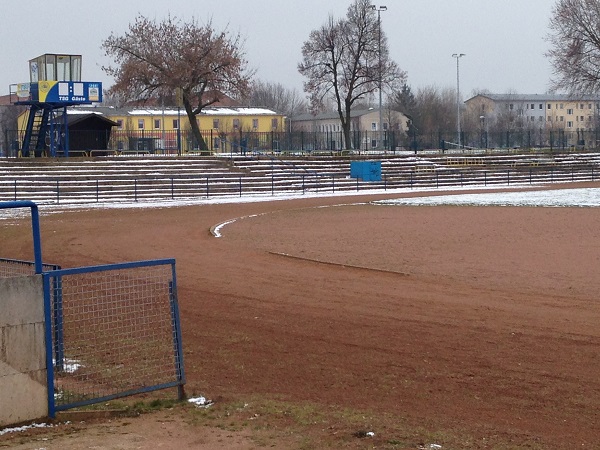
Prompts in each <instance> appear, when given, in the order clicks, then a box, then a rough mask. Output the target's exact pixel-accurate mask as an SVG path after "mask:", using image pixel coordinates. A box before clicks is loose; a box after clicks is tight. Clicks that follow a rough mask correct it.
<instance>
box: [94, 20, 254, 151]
mask: <svg viewBox="0 0 600 450" xmlns="http://www.w3.org/2000/svg"><path fill="white" fill-rule="evenodd" d="M102 47H103V48H104V50H105V52H106V54H107V56H111V57H113V58H114V60H115V63H116V67H112V66H110V67H103V69H104V71H105V72H106V73H108V74H109V75H112V76H114V78H115V84H114V85H113V87H112V88H111V92H113V93H115V94H120V95H124V96H126V97H127V98H130V99H149V98H152V97H161V96H162V97H169V96H173V95H174V93H175V92H176V91H179V92H181V99H182V103H183V106H184V108H185V111H186V114H187V116H188V119H189V121H190V126H191V128H192V132H193V134H194V137H195V138H196V140H197V141H198V143H199V145H200V148H201V149H206V148H207V147H206V143H205V142H204V139H203V138H202V135H201V133H200V129H199V126H198V122H197V121H196V116H197V115H198V114H200V112H201V111H202V109H203V108H205V107H207V106H210V105H212V104H214V103H216V102H218V101H219V99H220V96H221V95H222V94H228V95H229V94H230V95H241V94H243V93H244V92H245V91H246V89H247V87H248V83H249V80H250V76H251V74H250V73H249V72H248V71H247V61H246V60H245V58H244V51H243V45H242V40H241V38H240V36H239V35H234V36H232V35H230V34H229V33H228V32H227V31H221V32H218V31H216V30H215V29H214V28H213V26H212V24H211V23H210V22H209V23H208V24H206V25H199V24H198V23H197V22H196V21H195V20H192V21H191V22H181V21H179V20H177V19H176V18H173V17H170V16H169V17H168V18H167V19H165V20H163V21H162V22H157V21H155V20H150V19H148V18H146V17H143V16H141V15H140V16H138V17H137V18H136V20H135V22H134V23H133V24H130V25H129V30H128V31H127V32H126V33H125V34H124V35H123V36H115V35H114V34H111V36H110V37H109V38H108V39H106V40H105V41H104V43H103V44H102Z"/></svg>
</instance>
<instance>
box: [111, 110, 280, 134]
mask: <svg viewBox="0 0 600 450" xmlns="http://www.w3.org/2000/svg"><path fill="white" fill-rule="evenodd" d="M134 112H135V111H134ZM105 117H107V118H109V119H111V120H113V121H115V122H118V121H119V120H121V121H122V123H123V128H122V129H124V130H131V131H136V130H141V128H139V126H138V121H140V120H143V121H144V128H143V129H144V130H146V131H152V130H156V131H159V130H163V129H164V130H165V131H174V130H176V128H174V127H173V125H174V124H173V120H177V115H176V114H172V113H171V112H169V113H166V114H165V115H164V116H163V115H162V114H139V115H138V114H130V115H122V114H121V115H119V114H105ZM215 119H217V120H218V121H219V128H218V131H222V132H232V131H235V130H236V128H235V127H234V120H236V119H237V120H238V121H239V128H237V130H241V131H244V132H245V131H257V132H270V131H284V126H285V123H284V121H285V118H284V116H283V115H281V114H267V115H264V114H257V115H245V114H239V115H225V114H210V113H208V114H200V115H199V116H196V120H197V121H198V125H199V127H200V130H202V131H210V130H213V131H217V130H216V129H215V128H214V127H213V125H214V122H213V121H214V120H215ZM255 119H256V120H257V122H258V123H257V127H256V128H255V127H254V120H255ZM273 119H277V128H275V129H273V128H272V120H273ZM155 120H158V121H159V122H160V126H159V127H158V128H155V123H154V122H155ZM163 120H164V126H163ZM181 129H182V130H189V129H190V124H189V121H188V117H187V115H186V114H185V112H182V113H181Z"/></svg>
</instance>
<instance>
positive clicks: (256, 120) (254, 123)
mask: <svg viewBox="0 0 600 450" xmlns="http://www.w3.org/2000/svg"><path fill="white" fill-rule="evenodd" d="M252 128H254V129H255V130H257V129H258V119H252Z"/></svg>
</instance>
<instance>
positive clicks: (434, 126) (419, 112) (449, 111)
mask: <svg viewBox="0 0 600 450" xmlns="http://www.w3.org/2000/svg"><path fill="white" fill-rule="evenodd" d="M415 102H416V106H415V110H416V113H415V116H414V118H413V120H414V121H415V126H416V127H417V129H418V130H419V131H420V132H421V133H422V134H431V133H437V132H440V131H443V132H447V131H449V130H452V129H454V127H455V124H456V90H454V89H452V88H444V89H441V90H440V89H439V88H437V87H436V86H425V87H423V88H420V89H419V90H418V91H417V94H416V95H415Z"/></svg>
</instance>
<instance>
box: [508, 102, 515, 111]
mask: <svg viewBox="0 0 600 450" xmlns="http://www.w3.org/2000/svg"><path fill="white" fill-rule="evenodd" d="M514 107H515V105H513V104H512V103H511V104H510V105H508V109H510V110H511V111H512V110H513V109H514Z"/></svg>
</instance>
